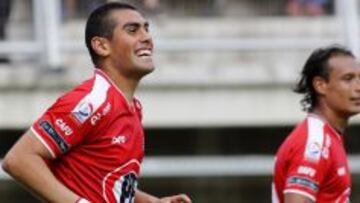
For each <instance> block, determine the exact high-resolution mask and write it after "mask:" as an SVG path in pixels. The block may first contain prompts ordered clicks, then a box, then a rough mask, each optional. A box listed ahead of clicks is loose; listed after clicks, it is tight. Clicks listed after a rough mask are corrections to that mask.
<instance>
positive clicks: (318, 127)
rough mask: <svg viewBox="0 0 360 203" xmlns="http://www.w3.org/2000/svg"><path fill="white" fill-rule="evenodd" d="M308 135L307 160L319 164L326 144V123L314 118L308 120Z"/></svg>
mask: <svg viewBox="0 0 360 203" xmlns="http://www.w3.org/2000/svg"><path fill="white" fill-rule="evenodd" d="M307 124H308V135H307V141H306V146H305V152H304V153H305V154H304V156H305V159H307V160H309V161H312V162H318V161H319V160H320V158H321V151H322V148H323V143H324V137H325V136H324V123H323V122H322V121H321V120H319V119H317V118H313V117H309V118H308V122H307Z"/></svg>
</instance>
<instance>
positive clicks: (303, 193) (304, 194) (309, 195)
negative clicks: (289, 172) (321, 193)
mask: <svg viewBox="0 0 360 203" xmlns="http://www.w3.org/2000/svg"><path fill="white" fill-rule="evenodd" d="M287 193H295V194H299V195H302V196H305V197H307V198H309V199H311V200H312V201H313V202H316V198H315V197H314V196H313V195H311V194H309V193H307V192H304V191H301V190H296V189H287V190H284V194H287Z"/></svg>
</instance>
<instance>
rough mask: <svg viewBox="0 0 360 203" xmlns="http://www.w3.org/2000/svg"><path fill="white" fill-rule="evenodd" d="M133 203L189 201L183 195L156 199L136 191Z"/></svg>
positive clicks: (188, 202) (181, 202)
mask: <svg viewBox="0 0 360 203" xmlns="http://www.w3.org/2000/svg"><path fill="white" fill-rule="evenodd" d="M135 203H191V200H190V198H189V197H188V196H187V195H185V194H178V195H173V196H169V197H163V198H157V197H155V196H152V195H150V194H147V193H145V192H143V191H140V190H136V193H135Z"/></svg>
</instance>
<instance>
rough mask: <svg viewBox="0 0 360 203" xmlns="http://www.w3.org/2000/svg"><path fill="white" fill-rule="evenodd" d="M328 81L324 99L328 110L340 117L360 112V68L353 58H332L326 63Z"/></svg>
mask: <svg viewBox="0 0 360 203" xmlns="http://www.w3.org/2000/svg"><path fill="white" fill-rule="evenodd" d="M328 65H329V68H330V72H329V79H328V81H327V82H326V83H325V84H326V85H325V92H324V98H325V102H326V104H327V106H328V107H330V109H332V110H333V111H335V112H336V113H338V114H340V115H342V116H351V115H354V114H357V113H359V112H360V67H359V64H357V62H356V61H355V59H354V58H352V57H349V56H341V55H340V56H334V57H332V58H330V60H329V61H328Z"/></svg>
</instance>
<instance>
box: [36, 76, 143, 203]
mask: <svg viewBox="0 0 360 203" xmlns="http://www.w3.org/2000/svg"><path fill="white" fill-rule="evenodd" d="M133 103H134V105H130V104H129V103H128V102H127V101H126V99H125V97H124V95H123V94H122V92H121V91H120V90H119V89H118V88H117V87H116V86H115V85H114V84H113V83H112V81H111V80H110V78H108V77H107V75H106V74H105V73H104V72H102V71H101V70H96V71H95V74H94V77H93V78H91V79H89V80H87V81H85V82H84V83H82V84H81V85H79V86H77V87H76V88H75V89H73V90H72V91H70V92H68V93H66V94H65V95H63V96H62V97H60V98H59V99H58V100H57V101H56V102H55V104H53V105H52V106H51V107H50V108H49V109H48V110H47V111H46V112H45V113H44V115H43V116H41V117H40V119H38V120H37V121H36V122H35V123H34V124H33V126H32V127H31V130H32V132H33V133H34V134H35V136H36V137H37V138H38V139H39V140H40V141H41V142H42V143H43V144H44V146H45V147H46V148H47V149H48V150H49V152H50V153H51V155H52V156H53V157H54V158H55V160H52V161H49V163H48V165H49V167H50V169H51V171H52V172H53V173H54V175H55V176H56V177H57V178H58V180H59V181H61V182H62V183H63V184H64V185H66V186H67V187H68V188H69V189H71V190H72V191H74V192H75V193H77V194H78V195H79V196H81V197H84V198H86V199H88V200H89V201H91V202H96V203H100V202H111V203H113V202H119V203H120V202H121V203H123V202H133V200H134V194H135V189H136V187H137V177H138V176H139V173H140V164H141V162H142V160H143V156H144V133H143V127H142V124H141V106H140V103H139V102H138V101H137V100H136V99H134V102H133Z"/></svg>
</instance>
